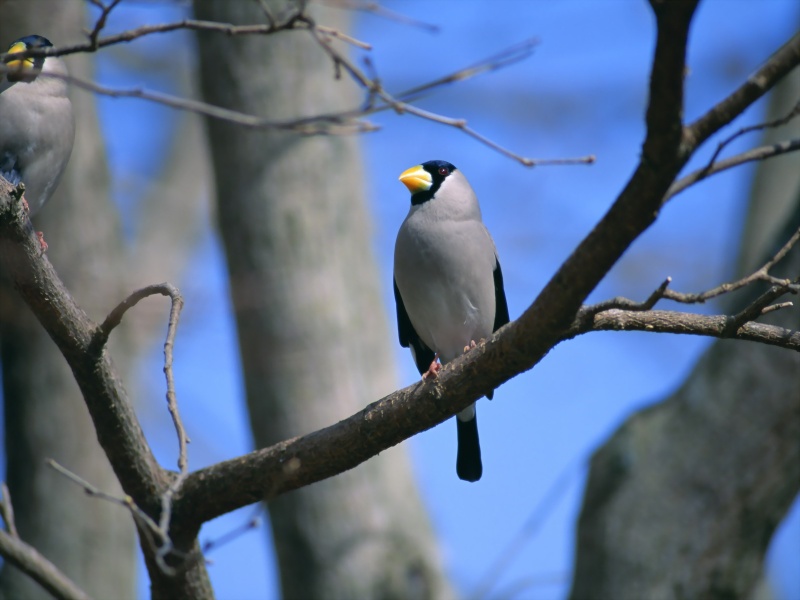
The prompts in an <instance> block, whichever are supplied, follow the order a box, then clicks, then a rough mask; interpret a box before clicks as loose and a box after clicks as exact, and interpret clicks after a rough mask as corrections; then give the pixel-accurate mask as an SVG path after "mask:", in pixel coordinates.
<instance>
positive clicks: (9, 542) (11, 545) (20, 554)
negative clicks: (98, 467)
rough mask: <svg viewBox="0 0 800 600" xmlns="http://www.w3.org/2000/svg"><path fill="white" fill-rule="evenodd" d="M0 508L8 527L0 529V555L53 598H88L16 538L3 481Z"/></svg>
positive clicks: (11, 512)
mask: <svg viewBox="0 0 800 600" xmlns="http://www.w3.org/2000/svg"><path fill="white" fill-rule="evenodd" d="M0 511H2V517H3V520H4V521H5V522H6V527H8V531H4V530H2V529H0V556H2V557H3V558H4V559H5V560H6V561H7V562H8V563H10V564H12V565H14V566H15V567H17V568H18V569H19V570H20V571H22V572H24V573H25V574H26V575H28V577H30V578H31V579H33V580H34V581H35V582H36V583H38V584H39V585H41V586H42V587H43V588H44V589H45V590H47V591H48V592H49V593H50V594H51V595H52V596H53V597H54V598H59V599H61V600H90V599H89V596H88V594H86V592H84V591H83V590H82V589H80V588H79V587H78V586H77V585H75V583H74V582H73V581H72V580H71V579H70V578H69V577H67V576H66V575H64V573H62V572H61V571H60V570H59V569H58V567H56V566H55V565H54V564H53V563H51V562H50V561H49V560H47V559H46V558H45V557H44V556H42V555H41V554H39V553H38V552H37V551H36V549H35V548H33V547H32V546H30V545H28V544H26V543H25V542H23V541H22V540H21V539H20V538H19V535H18V534H17V528H16V525H15V523H14V509H13V507H12V505H11V497H10V496H9V493H8V486H6V484H5V482H3V484H2V502H0Z"/></svg>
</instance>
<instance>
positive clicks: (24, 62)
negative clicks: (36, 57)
mask: <svg viewBox="0 0 800 600" xmlns="http://www.w3.org/2000/svg"><path fill="white" fill-rule="evenodd" d="M27 49H28V47H27V46H26V45H25V44H23V43H22V42H16V43H15V44H12V45H11V47H10V48H9V49H8V53H9V54H12V53H14V52H25V50H27ZM6 66H7V67H8V68H9V69H18V70H20V71H21V70H23V69H32V68H33V59H32V58H30V57H28V58H23V59H18V58H15V59H14V60H9V61H8V62H7V63H6Z"/></svg>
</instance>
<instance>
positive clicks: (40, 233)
mask: <svg viewBox="0 0 800 600" xmlns="http://www.w3.org/2000/svg"><path fill="white" fill-rule="evenodd" d="M36 237H38V238H39V245H40V246H41V247H42V254H44V253H45V252H47V242H45V241H44V232H43V231H37V232H36Z"/></svg>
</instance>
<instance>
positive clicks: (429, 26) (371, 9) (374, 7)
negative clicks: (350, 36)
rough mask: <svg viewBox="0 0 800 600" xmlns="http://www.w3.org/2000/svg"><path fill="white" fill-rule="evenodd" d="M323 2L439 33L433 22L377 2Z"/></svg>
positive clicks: (343, 0) (339, 0) (349, 0)
mask: <svg viewBox="0 0 800 600" xmlns="http://www.w3.org/2000/svg"><path fill="white" fill-rule="evenodd" d="M325 3H326V4H328V5H329V6H335V7H336V8H346V9H350V10H358V11H362V12H368V13H372V14H374V15H375V16H378V17H383V18H384V19H388V20H390V21H395V22H397V23H401V24H403V25H410V26H412V27H418V28H420V29H424V30H426V31H429V32H431V33H439V30H440V28H439V26H438V25H434V24H433V23H426V22H425V21H420V20H419V19H414V18H412V17H409V16H407V15H404V14H401V13H399V12H396V11H393V10H390V9H388V8H386V7H385V6H381V5H380V4H378V3H377V2H357V1H355V0H326V1H325Z"/></svg>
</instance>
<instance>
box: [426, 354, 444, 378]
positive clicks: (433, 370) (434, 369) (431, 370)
mask: <svg viewBox="0 0 800 600" xmlns="http://www.w3.org/2000/svg"><path fill="white" fill-rule="evenodd" d="M441 369H442V365H441V364H439V354H438V353H437V354H434V356H433V360H432V361H431V365H430V366H429V367H428V370H427V371H425V372H424V373H423V374H422V380H423V381H427V380H428V379H436V378H437V377H438V376H439V371H440V370H441Z"/></svg>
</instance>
